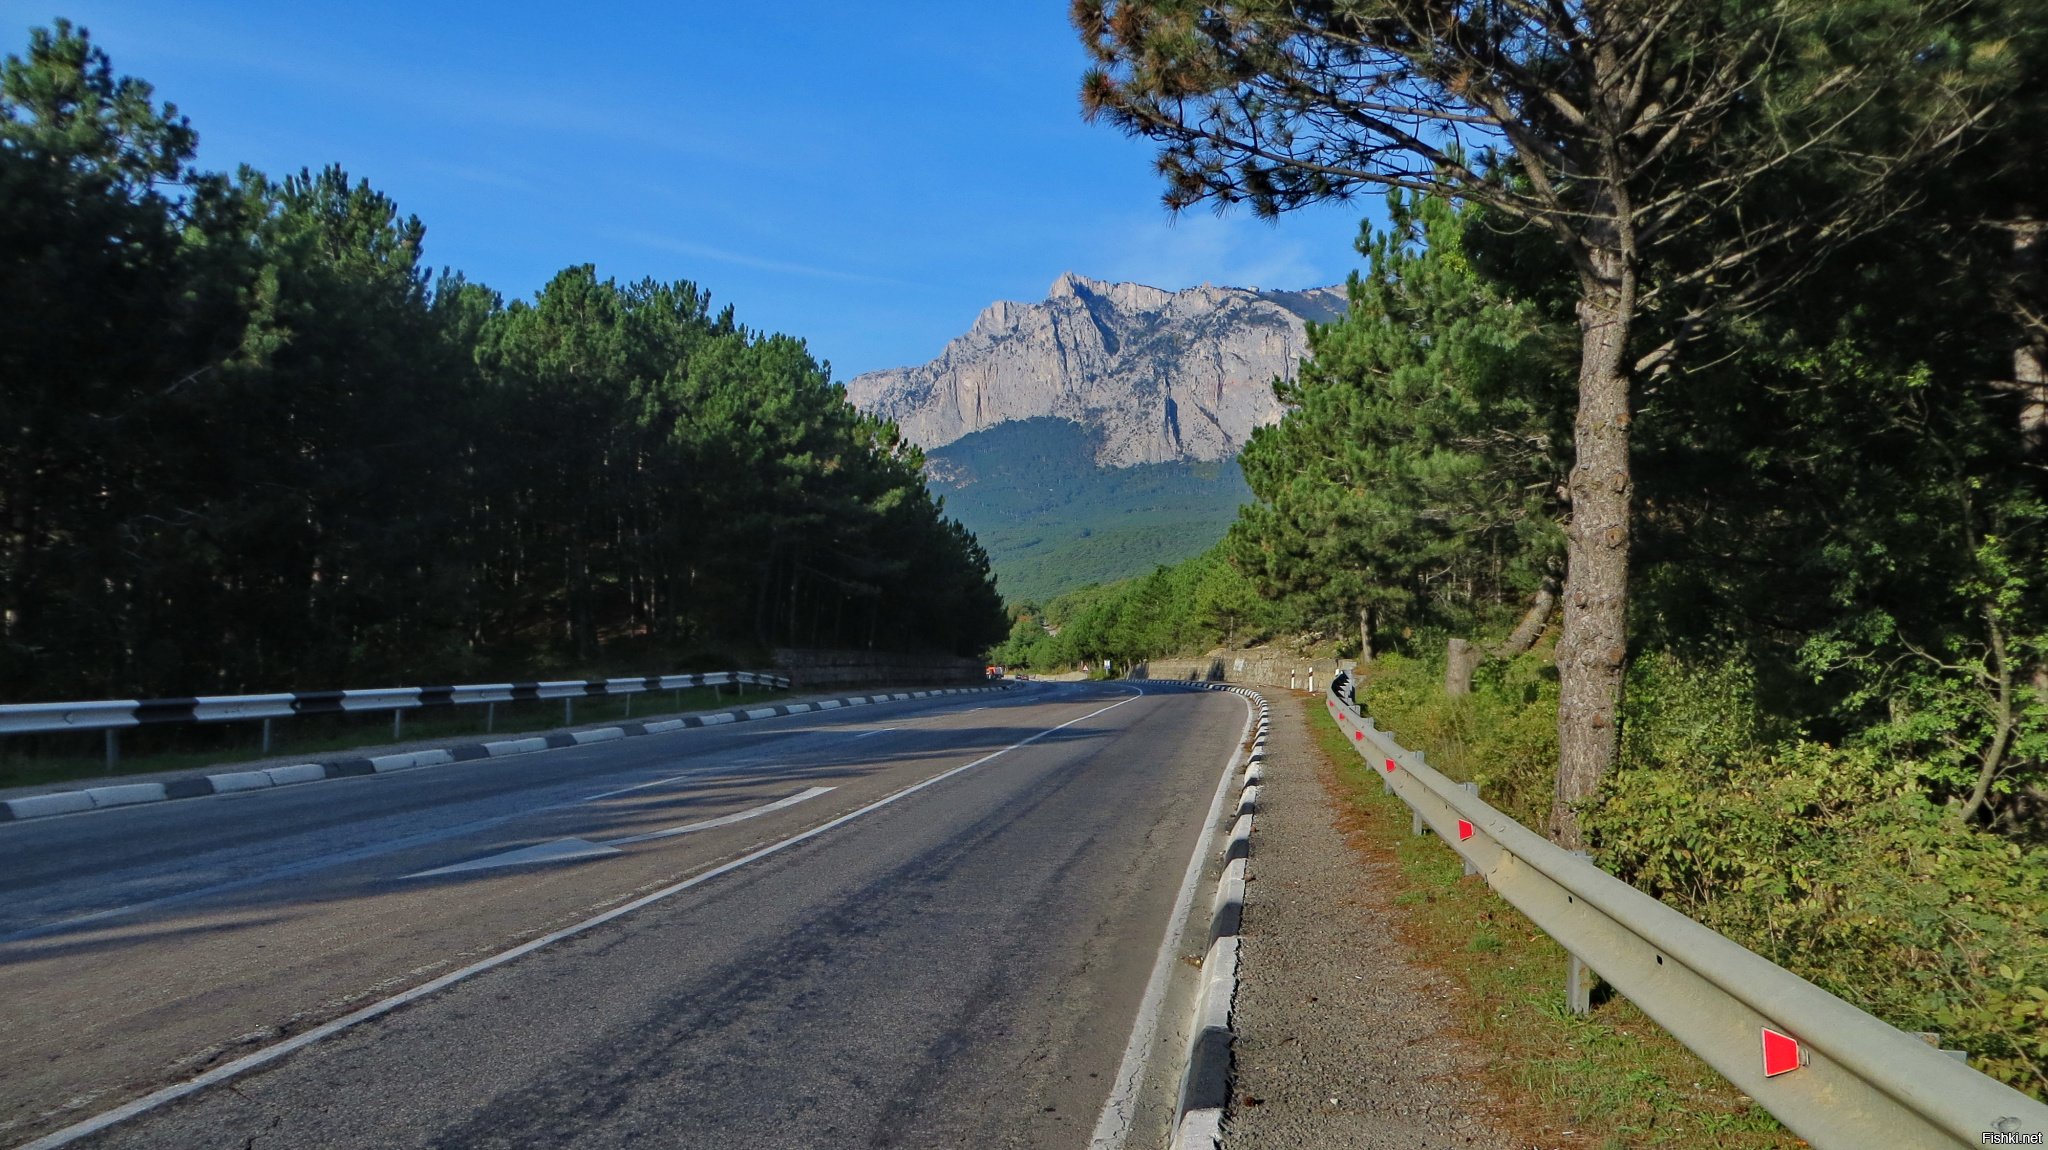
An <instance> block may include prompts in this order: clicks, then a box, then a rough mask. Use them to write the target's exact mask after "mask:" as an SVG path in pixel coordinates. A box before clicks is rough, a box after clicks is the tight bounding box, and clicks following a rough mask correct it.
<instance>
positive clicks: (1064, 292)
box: [1045, 272, 1108, 299]
mask: <svg viewBox="0 0 2048 1150" xmlns="http://www.w3.org/2000/svg"><path fill="white" fill-rule="evenodd" d="M1107 286H1108V285H1107V284H1103V283H1099V282H1097V281H1095V280H1092V279H1089V278H1088V277H1087V276H1083V275H1076V274H1074V273H1073V272H1061V273H1060V278H1058V279H1056V280H1054V281H1052V286H1051V287H1049V288H1047V289H1046V290H1045V298H1047V299H1062V298H1065V297H1069V296H1078V295H1080V294H1082V293H1083V292H1087V293H1090V294H1099V293H1100V292H1101V291H1102V289H1103V288H1104V287H1107Z"/></svg>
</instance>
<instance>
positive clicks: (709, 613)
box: [0, 21, 1003, 699]
mask: <svg viewBox="0 0 2048 1150" xmlns="http://www.w3.org/2000/svg"><path fill="white" fill-rule="evenodd" d="M196 144H197V136H196V133H195V131H194V129H193V128H192V127H191V126H190V125H189V124H188V123H187V122H186V121H185V120H184V119H183V118H181V117H180V116H178V115H177V114H176V111H175V109H174V108H173V107H171V106H170V105H168V104H159V103H158V102H157V101H156V97H155V95H154V94H153V93H152V91H151V89H150V87H149V86H148V85H147V84H145V83H143V82H141V81H139V80H135V79H129V78H121V77H117V75H116V73H115V72H114V70H113V67H112V65H111V63H110V62H109V60H108V58H107V56H106V55H105V54H104V53H103V52H102V51H101V50H100V49H99V48H98V47H96V46H95V45H93V44H92V43H91V42H90V41H89V40H88V39H87V38H86V36H85V35H84V34H83V33H82V32H77V31H74V30H73V29H72V28H71V27H70V26H69V25H67V24H65V23H63V22H61V21H60V22H59V23H58V24H57V25H56V27H55V28H54V30H39V31H37V32H36V33H35V35H34V38H33V41H32V43H31V44H30V46H29V49H28V51H27V53H26V54H25V55H24V56H20V57H9V58H8V60H7V62H6V64H5V65H4V70H0V204H4V205H5V209H4V211H0V394H4V407H5V414H6V418H5V420H4V421H0V691H5V692H6V693H7V695H8V696H9V697H11V698H15V699H26V698H61V697H66V696H79V695H91V696H108V695H112V696H127V695H152V694H187V693H216V692H228V691H242V690H256V689H284V688H294V687H296V688H315V687H336V686H342V685H364V684H367V683H370V682H372V681H374V680H377V679H380V678H392V677H398V678H404V679H407V680H410V681H419V680H421V679H432V678H450V677H461V676H474V675H482V674H486V673H490V674H520V675H532V674H536V673H541V672H544V671H547V670H550V669H573V668H591V667H597V666H600V665H603V666H609V667H612V668H615V669H625V666H626V664H630V669H632V670H636V671H640V672H643V673H644V672H648V671H657V670H668V669H671V668H673V667H675V666H676V664H677V663H678V662H679V661H680V662H683V663H689V662H699V663H703V662H714V663H716V662H724V661H727V660H729V659H731V658H733V657H735V656H736V654H737V653H741V652H758V651H760V650H761V649H762V648H765V647H766V646H768V645H771V644H782V643H793V644H800V645H814V644H815V645H844V646H870V645H873V646H887V647H901V648H919V649H933V650H946V651H954V652H960V653H974V652H977V651H979V650H980V649H981V648H983V647H984V646H985V645H986V644H987V643H988V642H990V641H991V640H993V639H995V638H998V637H1000V635H1001V629H1002V626H1003V622H1002V617H1001V613H1000V607H999V601H998V599H997V597H996V595H995V592H994V589H993V587H992V585H991V581H990V578H989V572H988V565H987V560H986V557H985V555H984V554H983V553H982V551H981V549H980V547H979V546H978V545H977V544H976V543H975V541H974V539H973V537H972V536H971V535H970V534H969V533H968V532H967V531H965V530H964V529H963V528H961V527H960V526H959V525H958V524H957V523H956V522H953V521H951V520H948V519H947V518H945V517H944V516H943V515H941V513H940V511H939V509H938V506H937V503H936V501H935V500H934V499H933V498H932V496H931V495H930V494H929V493H928V492H927V491H926V489H925V486H924V483H923V479H922V475H921V470H922V465H923V459H922V457H921V455H920V453H919V452H918V451H917V450H916V449H915V448H913V447H911V446H909V445H908V444H906V443H905V442H904V441H903V440H902V439H901V437H900V436H899V435H898V434H897V431H896V429H895V428H894V427H893V426H892V425H890V424H888V423H887V422H884V421H881V420H877V419H873V418H870V417H866V416H863V415H862V414H860V413H859V412H857V411H855V410H854V408H853V407H852V406H850V405H849V404H848V403H847V402H846V401H845V398H844V395H843V392H842V390H841V389H840V388H839V387H838V386H837V385H836V384H834V383H833V382H832V380H831V379H830V377H829V374H828V372H827V369H826V368H825V366H824V365H822V364H821V363H819V362H818V361H817V360H816V359H815V358H814V357H813V356H812V355H811V354H810V352H809V351H808V350H807V349H806V347H805V345H804V343H803V342H802V341H801V340H800V339H796V338H793V337H790V336H785V335H778V334H772V333H767V332H762V331H757V330H753V329H750V328H747V327H745V326H744V325H742V324H741V323H740V322H739V321H738V319H737V318H736V317H735V316H734V315H733V313H732V310H731V309H730V308H724V309H716V308H714V307H713V305H712V301H711V296H710V294H709V293H708V292H706V291H704V290H703V289H702V288H700V287H699V286H698V285H696V284H693V283H688V282H678V283H658V282H654V281H651V280H643V281H640V282H634V283H628V284H620V283H616V282H614V281H612V280H609V279H603V278H600V277H599V276H598V275H597V274H596V272H595V271H594V270H593V269H592V268H591V267H589V266H582V267H571V268H568V269H566V270H564V271H563V272H562V273H561V274H559V275H558V276H556V277H555V279H554V280H553V282H551V283H549V284H548V285H547V287H546V288H545V289H544V290H542V291H541V292H540V293H539V294H538V295H537V296H536V297H535V298H534V299H532V300H530V301H528V300H516V301H512V302H510V303H507V302H505V301H504V300H503V299H501V297H500V296H499V295H498V294H496V293H495V292H492V291H490V290H489V289H487V288H485V287H483V286H481V285H478V284H474V283H470V282H467V281H466V280H465V279H463V277H462V276H461V275H460V274H456V273H445V272H444V273H442V274H440V275H438V276H436V275H433V274H431V273H430V271H429V269H428V267H427V265H426V264H425V262H424V255H423V252H424V248H423V244H424V240H425V236H426V228H425V226H424V225H423V224H422V223H421V222H420V221H419V220H418V219H416V218H412V217H408V216H406V215H404V214H402V213H401V211H400V210H399V207H398V205H396V204H395V203H393V202H392V201H391V200H390V199H389V198H388V197H386V196H384V195H383V194H381V193H379V192H377V191H375V190H374V189H373V188H372V187H371V186H370V185H369V184H368V183H367V182H366V181H362V180H357V179H354V178H352V177H351V176H350V175H348V174H346V173H344V172H342V171H341V170H339V169H337V168H327V169H324V170H319V171H304V172H301V173H299V174H298V175H295V176H288V177H286V178H284V179H282V180H274V179H271V178H269V177H266V176H265V175H263V174H261V173H258V172H255V171H252V170H249V169H247V168H244V169H243V170H241V171H239V172H237V173H235V174H233V175H224V174H219V173H212V172H206V171H201V170H199V169H198V168H197V167H196V166H195V164H194V160H193V157H194V150H195V147H196ZM622 660H623V661H626V663H622ZM634 660H637V662H633V661H634Z"/></svg>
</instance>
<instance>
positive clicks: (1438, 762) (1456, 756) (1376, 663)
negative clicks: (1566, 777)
mask: <svg viewBox="0 0 2048 1150" xmlns="http://www.w3.org/2000/svg"><path fill="white" fill-rule="evenodd" d="M1550 657H1551V652H1550V647H1549V645H1548V644H1545V645H1542V646H1539V647H1538V648H1537V649H1536V650H1534V651H1531V652H1529V653H1528V654H1525V655H1523V656H1521V657H1520V658H1518V659H1514V660H1510V661H1506V662H1498V661H1497V662H1492V663H1488V664H1486V665H1485V666H1484V667H1481V668H1480V670H1479V674H1478V675H1476V676H1475V677H1474V679H1473V685H1472V693H1471V694H1470V695H1467V696H1465V697H1464V698H1460V699H1453V698H1449V697H1447V696H1445V694H1444V692H1443V663H1442V661H1441V659H1438V660H1425V659H1415V658H1408V657H1405V656H1401V655H1384V656H1381V657H1380V658H1378V659H1375V660H1373V663H1372V666H1371V668H1370V669H1369V670H1368V672H1367V673H1366V676H1365V682H1364V686H1363V688H1362V689H1361V696H1360V701H1361V702H1362V703H1363V704H1364V705H1365V707H1366V710H1367V711H1368V713H1370V714H1371V715H1372V716H1373V720H1374V722H1376V723H1378V724H1379V726H1380V729H1382V730H1385V731H1388V732H1390V733H1391V734H1392V735H1393V736H1394V738H1395V739H1396V740H1397V741H1399V742H1400V743H1401V744H1402V745H1403V746H1406V747H1411V748H1414V749H1416V750H1421V751H1424V752H1425V754H1426V755H1427V757H1428V760H1429V765H1430V766H1432V767H1435V768H1436V769H1437V770H1439V771H1442V772H1443V773H1444V774H1445V775H1447V776H1449V777H1450V778H1452V779H1455V780H1456V781H1458V782H1461V783H1463V782H1475V783H1478V784H1479V793H1480V796H1481V797H1482V798H1484V799H1485V800H1486V801H1487V802H1489V803H1492V804H1493V805H1494V806H1495V807H1497V808H1499V809H1501V810H1503V811H1506V812H1507V813H1508V814H1510V815H1512V816H1514V818H1516V819H1517V820H1519V821H1521V822H1522V823H1523V824H1525V825H1527V826H1535V827H1540V826H1542V825H1543V821H1544V819H1545V818H1547V817H1548V816H1549V813H1550V795H1551V791H1552V789H1553V787H1554V782H1555V780H1556V778H1557V671H1556V668H1555V667H1554V666H1553V665H1552V663H1551V661H1550Z"/></svg>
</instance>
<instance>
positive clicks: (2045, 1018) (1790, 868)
mask: <svg viewBox="0 0 2048 1150" xmlns="http://www.w3.org/2000/svg"><path fill="white" fill-rule="evenodd" d="M1691 678H1692V679H1693V680H1694V681H1698V682H1705V683H1708V684H1710V685H1711V684H1713V683H1718V684H1719V685H1720V686H1721V687H1723V688H1726V687H1728V686H1729V685H1730V684H1732V683H1738V682H1739V679H1740V676H1739V675H1736V676H1732V677H1731V676H1729V675H1726V674H1722V675H1720V676H1719V677H1718V678H1717V677H1716V676H1715V675H1711V674H1708V675H1705V676H1704V677H1702V675H1701V673H1694V674H1693V675H1692V676H1691ZM1685 679H1686V677H1685V676H1668V677H1667V681H1668V682H1674V683H1675V682H1682V681H1685ZM1712 695H1713V692H1711V691H1710V692H1708V696H1709V697H1711V696H1712ZM1665 698H1668V699H1673V700H1675V699H1676V696H1675V695H1673V696H1665ZM1719 698H1720V700H1721V701H1722V702H1723V703H1726V704H1729V705H1730V707H1731V711H1730V714H1731V715H1734V716H1736V718H1735V719H1734V720H1733V721H1732V722H1731V723H1730V724H1729V729H1731V730H1732V729H1735V728H1739V727H1740V725H1741V722H1742V720H1741V718H1740V716H1741V715H1742V714H1743V713H1744V712H1745V710H1746V705H1745V700H1744V699H1743V698H1742V696H1741V694H1740V692H1739V691H1735V692H1732V693H1722V694H1721V695H1720V696H1719ZM1657 705H1658V700H1657V698H1656V697H1655V696H1653V697H1652V699H1650V700H1646V701H1645V710H1644V711H1643V712H1642V713H1641V716H1640V717H1639V716H1638V713H1637V712H1636V711H1635V710H1634V709H1633V707H1632V708H1631V712H1630V721H1631V722H1632V723H1635V722H1640V726H1641V728H1642V729H1640V730H1638V731H1635V732H1632V734H1631V736H1630V737H1629V740H1628V747H1629V752H1630V753H1629V754H1628V756H1627V757H1626V759H1625V762H1624V765H1623V768H1622V769H1621V770H1619V771H1617V772H1616V774H1615V775H1614V776H1613V778H1612V779H1610V780H1609V783H1608V786H1607V787H1606V788H1605V790H1604V792H1603V795H1602V797H1601V800H1600V801H1599V803H1598V804H1597V805H1596V806H1595V807H1594V808H1592V809H1590V810H1589V811H1588V812H1587V815H1586V820H1585V826H1586V829H1587V834H1588V837H1589V840H1590V842H1591V843H1592V845H1593V847H1594V849H1595V857H1596V858H1597V859H1598V860H1599V862H1600V864H1601V866H1602V867H1604V868H1605V869H1607V870H1609V871H1611V872H1612V873H1614V874H1615V875H1617V876H1619V877H1620V878H1622V879H1623V880H1625V881H1627V882H1628V883H1630V884H1631V885H1633V886H1635V887H1637V888H1638V889H1641V890H1643V891H1646V892H1648V893H1650V894H1653V895H1655V896H1657V897H1658V898H1660V899H1662V900H1663V901H1664V902H1666V903H1667V904H1669V905H1671V906H1673V907H1675V908H1676V909H1678V910H1680V911H1682V912H1684V913H1685V914H1687V915H1690V916H1691V917H1693V918H1695V919H1697V920H1699V921H1700V922H1702V923H1704V924H1706V925H1707V926H1710V927H1712V928H1713V929H1715V930H1717V931H1720V932H1721V933H1722V934H1725V935H1727V936H1728V937H1730V938H1732V939H1734V940H1735V941H1737V942H1739V943H1741V944H1742V945H1744V946H1746V947H1748V948H1750V949H1751V950H1754V951H1756V952H1757V953H1758V954H1761V955H1763V956H1764V957H1765V958H1768V959H1770V960H1771V961H1772V962H1775V963H1777V964H1779V965H1780V966H1783V967H1785V968H1787V969H1789V970H1792V971H1794V972H1795V973H1797V974H1799V975H1801V976H1803V977H1805V978H1807V979H1809V980H1811V981H1812V982H1814V983H1816V984H1818V985H1820V986H1821V987H1823V988H1825V989H1827V990H1828V991H1829V992H1831V993H1833V994H1835V995H1837V996H1838V997H1840V998H1843V999H1845V1000H1846V1001H1849V1002H1852V1003H1855V1004H1856V1005H1858V1006H1860V1007H1862V1008H1863V1009H1864V1010H1867V1011H1869V1012H1871V1013H1872V1014H1875V1015H1876V1016H1878V1017H1879V1018H1882V1019H1884V1020H1885V1021H1887V1022H1889V1023H1891V1024H1893V1025H1894V1026H1897V1027H1899V1028H1901V1029H1903V1030H1909V1031H1918V1030H1932V1031H1935V1032H1937V1033H1939V1034H1940V1035H1941V1038H1942V1042H1943V1044H1944V1045H1946V1046H1950V1047H1959V1048H1961V1049H1964V1050H1967V1051H1969V1053H1970V1061H1971V1065H1973V1066H1975V1067H1977V1068H1979V1069H1981V1070H1983V1071H1984V1072H1985V1073H1987V1074H1989V1075H1991V1076H1992V1077H1995V1078H1998V1079H2000V1080H2001V1081H2004V1082H2007V1083H2010V1084H2012V1085H2013V1086H2016V1087H2018V1088H2020V1089H2022V1090H2026V1091H2028V1092H2029V1093H2032V1094H2034V1095H2036V1096H2037V1097H2041V1096H2048V1076H2044V1074H2043V1067H2044V1065H2048V862H2044V860H2043V858H2042V857H2041V855H2040V854H2039V853H2038V852H2024V851H2022V849H2021V848H2020V847H2019V846H2017V845H2015V844H2012V843H2008V842H2005V841H2004V840H2002V839H1999V838H1997V837H1996V836H1993V835H1990V834H1987V833H1984V832H1982V831H1978V830H1975V829H1972V828H1968V827H1965V826H1963V825H1961V824H1960V823H1958V822H1957V821H1956V820H1955V819H1954V818H1953V817H1950V815H1949V813H1948V812H1947V811H1945V810H1944V809H1942V808H1940V807H1937V806H1935V805H1934V804H1932V803H1930V802H1929V801H1928V800H1927V798H1926V792H1925V764H1922V763H1917V762H1913V761H1910V760H1900V759H1892V758H1887V757H1885V756H1884V755H1882V754H1880V753H1879V752H1878V751H1876V750H1874V749H1870V748H1863V747H1856V748H1846V749H1845V748H1837V747H1831V746H1826V745H1823V744H1818V743H1812V742H1805V741H1797V740H1793V741H1786V742H1783V743H1780V744H1779V745H1777V746H1776V747H1775V748H1762V747H1750V748H1747V749H1745V748H1742V747H1741V746H1740V745H1739V743H1738V742H1737V741H1733V739H1732V737H1728V736H1726V734H1725V732H1723V731H1719V730H1717V729H1715V728H1711V727H1708V728H1702V727H1698V726H1695V725H1694V724H1692V723H1691V722H1689V721H1688V720H1687V716H1688V715H1689V714H1692V713H1695V712H1696V711H1697V710H1698V707H1696V706H1694V705H1693V704H1678V703H1674V705H1673V709H1672V711H1671V712H1669V713H1667V714H1665V715H1663V716H1661V717H1659V716H1658V715H1657V711H1656V706H1657ZM1673 720H1675V721H1673ZM1686 729H1690V730H1692V732H1693V734H1692V736H1691V737H1690V739H1688V738H1684V737H1681V736H1680V734H1679V732H1680V731H1682V730H1686Z"/></svg>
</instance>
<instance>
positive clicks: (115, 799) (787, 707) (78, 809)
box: [0, 683, 1010, 823]
mask: <svg viewBox="0 0 2048 1150" xmlns="http://www.w3.org/2000/svg"><path fill="white" fill-rule="evenodd" d="M1009 689H1010V686H1009V684H1007V683H1005V684H1002V685H1000V686H990V687H942V688H936V689H933V690H928V691H897V692H894V693H891V694H882V695H852V696H846V697H843V698H838V699H824V700H815V701H812V702H806V703H780V704H777V705H776V706H773V707H754V708H751V709H736V710H731V711H711V712H705V713H701V714H695V715H683V716H680V717H678V718H674V719H663V720H661V721H659V722H653V723H621V724H620V725H618V726H616V727H598V728H595V729H593V730H587V731H576V732H573V733H568V734H553V735H540V736H535V737H532V738H525V739H503V740H499V741H496V742H490V743H475V744H470V745H465V746H459V747H436V748H433V749H430V750H424V751H411V752H407V753H403V754H396V755H378V756H376V757H374V758H354V759H332V760H326V761H323V762H317V763H296V764H293V765H291V766H285V767H268V768H265V769H263V770H256V771H224V772H222V773H219V774H212V775H199V776H197V777H193V778H183V779H174V780H172V781H170V782H165V783H118V784H114V785H111V786H104V787H85V788H83V789H80V790H73V791H52V792H50V793H48V794H41V795H30V796H27V797H25V798H18V799H7V800H4V801H0V823H6V822H20V821H24V820H27V819H40V818H49V817H51V816H54V815H69V814H80V813H83V812H85V811H95V810H105V809H107V808H110V807H125V806H134V805H135V804H138V803H160V802H169V801H171V800H173V799H196V798H203V797H205V796H207V795H225V794H233V793H235V792H237V791H255V790H265V789H268V788H271V787H287V786H295V785H297V784H299V783H317V782H325V781H326V780H328V779H349V778H360V777H362V776H364V775H382V774H390V773H392V772H394V771H410V770H415V769H417V768H420V767H437V766H442V765H445V764H448V763H466V762H474V761H476V760H478V759H498V758H505V757H507V756H509V755H528V754H534V753H537V752H540V751H551V750H555V749H558V748H561V747H577V746H588V745H590V744H592V743H606V742H611V741H613V740H616V739H629V738H633V737H636V736H639V735H662V734H667V733H669V732H670V731H680V730H684V729H686V728H690V727H717V726H723V725H725V724H727V723H744V722H748V721H750V720H754V719H769V718H778V717H780V716H783V715H802V714H807V713H810V712H813V711H836V710H839V709H841V708H843V707H859V706H865V705H867V704H870V703H893V702H900V701H903V700H907V699H927V698H936V697H938V696H940V695H972V694H982V693H985V692H989V691H1007V690H1009Z"/></svg>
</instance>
